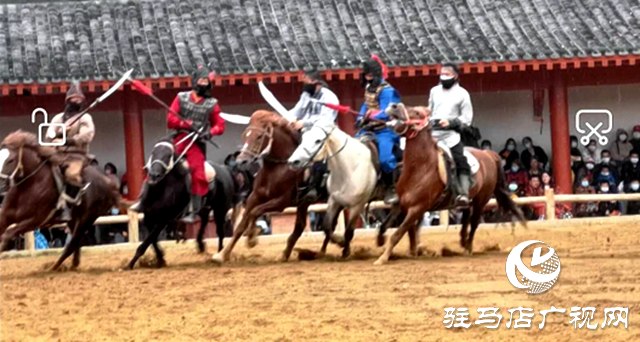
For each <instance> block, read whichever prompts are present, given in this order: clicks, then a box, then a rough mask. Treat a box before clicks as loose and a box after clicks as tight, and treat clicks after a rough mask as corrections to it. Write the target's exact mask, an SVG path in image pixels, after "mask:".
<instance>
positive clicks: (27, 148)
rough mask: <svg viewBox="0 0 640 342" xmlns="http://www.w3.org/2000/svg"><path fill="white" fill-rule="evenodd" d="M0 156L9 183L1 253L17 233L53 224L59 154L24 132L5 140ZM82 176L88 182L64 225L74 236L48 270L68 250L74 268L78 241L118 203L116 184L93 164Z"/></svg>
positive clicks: (0, 214)
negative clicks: (79, 201)
mask: <svg viewBox="0 0 640 342" xmlns="http://www.w3.org/2000/svg"><path fill="white" fill-rule="evenodd" d="M0 155H1V156H2V157H1V158H0V175H2V178H5V180H6V181H7V182H8V184H9V191H8V193H7V195H6V197H5V199H4V202H3V203H2V210H1V211H0V234H2V241H1V243H0V252H2V251H4V250H5V249H6V248H7V245H8V243H9V242H10V241H11V240H12V239H13V238H15V237H16V236H19V235H20V234H24V233H26V232H29V231H32V230H34V229H37V228H47V227H49V226H51V225H52V224H54V221H55V215H56V212H57V203H58V199H59V197H60V193H59V191H58V187H57V185H56V179H55V177H54V174H53V172H54V168H55V167H57V166H55V165H58V164H59V163H60V162H61V158H63V156H61V155H60V154H58V153H56V150H55V149H53V148H51V147H45V146H40V145H39V144H38V138H37V137H36V136H35V135H34V134H32V133H28V132H23V131H17V132H14V133H12V134H10V135H8V136H7V137H6V138H5V139H4V141H3V142H2V144H1V145H0ZM82 177H83V178H84V180H85V181H86V182H87V183H91V184H90V185H89V186H88V188H87V189H86V192H84V194H83V197H82V201H81V203H80V204H79V205H78V206H75V207H74V208H73V210H72V220H71V221H70V222H69V223H68V224H69V228H71V231H72V232H73V238H72V239H71V242H70V243H69V244H68V245H67V246H66V247H65V249H64V251H63V253H62V255H61V256H60V258H59V259H58V261H57V262H56V263H55V264H54V265H53V266H52V268H51V269H52V270H55V269H58V268H59V267H60V265H62V263H63V262H64V260H65V259H66V258H67V257H69V256H70V255H71V253H73V268H76V267H77V266H78V265H79V264H80V244H81V242H82V238H83V237H84V235H85V234H86V232H87V231H88V230H89V228H91V226H92V225H93V223H94V222H95V220H96V219H97V218H98V217H99V216H101V215H104V214H107V213H108V212H109V210H110V209H111V208H112V207H114V206H118V205H119V203H120V195H119V193H118V189H117V188H116V186H115V184H113V182H111V180H109V179H108V178H107V177H106V176H104V175H102V174H101V173H100V172H99V171H98V170H96V169H95V168H94V167H91V166H89V167H86V168H85V169H84V170H83V172H82Z"/></svg>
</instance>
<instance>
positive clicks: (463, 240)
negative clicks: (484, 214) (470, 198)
mask: <svg viewBox="0 0 640 342" xmlns="http://www.w3.org/2000/svg"><path fill="white" fill-rule="evenodd" d="M470 216H471V209H464V210H463V211H462V228H460V247H462V248H466V246H467V229H468V228H469V221H470V219H469V217H470Z"/></svg>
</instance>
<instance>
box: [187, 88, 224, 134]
mask: <svg viewBox="0 0 640 342" xmlns="http://www.w3.org/2000/svg"><path fill="white" fill-rule="evenodd" d="M178 98H179V99H180V116H181V117H182V118H183V119H187V120H191V121H193V122H194V124H195V126H199V127H202V126H205V127H209V117H210V115H211V112H212V111H213V108H214V107H215V106H216V103H218V100H216V99H215V98H213V97H209V98H205V99H204V101H202V102H200V103H195V102H193V101H191V91H183V92H180V93H178Z"/></svg>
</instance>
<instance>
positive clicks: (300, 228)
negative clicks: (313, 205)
mask: <svg viewBox="0 0 640 342" xmlns="http://www.w3.org/2000/svg"><path fill="white" fill-rule="evenodd" d="M308 209H309V205H308V204H304V205H302V206H300V207H298V210H297V211H296V223H295V227H294V228H293V232H292V233H291V235H289V237H288V238H287V247H286V248H285V249H284V251H282V261H287V260H289V257H290V256H291V252H292V251H293V247H294V246H295V245H296V242H298V239H299V238H300V235H302V232H304V228H305V227H306V226H307V212H308ZM325 240H326V237H325Z"/></svg>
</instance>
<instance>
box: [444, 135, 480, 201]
mask: <svg viewBox="0 0 640 342" xmlns="http://www.w3.org/2000/svg"><path fill="white" fill-rule="evenodd" d="M471 149H473V148H472V147H465V148H464V156H465V158H467V163H469V167H470V169H471V177H470V178H471V189H473V187H474V186H475V184H476V177H475V176H476V174H477V173H478V170H479V169H480V162H478V159H476V157H474V156H473V154H471V152H470V151H471ZM456 175H457V172H456V163H455V162H454V160H453V156H452V155H451V150H450V149H449V147H448V146H446V145H445V144H444V143H442V142H438V176H440V181H442V183H443V184H445V189H444V192H443V194H442V196H441V197H440V199H439V200H438V203H437V204H436V207H438V209H440V208H443V207H448V206H449V205H451V204H452V203H453V199H455V197H456V196H457V191H456V189H457V186H456V185H457V184H456V182H457V181H458V177H456Z"/></svg>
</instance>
